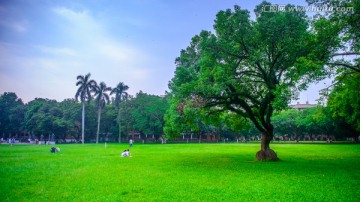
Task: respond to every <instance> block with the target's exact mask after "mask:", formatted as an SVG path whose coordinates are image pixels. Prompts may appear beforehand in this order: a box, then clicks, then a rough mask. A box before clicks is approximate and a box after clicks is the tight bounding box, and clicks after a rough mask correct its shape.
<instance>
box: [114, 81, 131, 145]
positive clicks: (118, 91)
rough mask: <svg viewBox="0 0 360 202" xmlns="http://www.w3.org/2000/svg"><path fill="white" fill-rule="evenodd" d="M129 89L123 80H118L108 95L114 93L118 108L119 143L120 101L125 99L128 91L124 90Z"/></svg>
mask: <svg viewBox="0 0 360 202" xmlns="http://www.w3.org/2000/svg"><path fill="white" fill-rule="evenodd" d="M128 89H129V86H127V85H125V84H124V83H123V82H120V83H119V84H118V85H117V86H116V88H113V89H112V91H111V93H110V95H112V94H114V93H115V105H116V107H117V108H118V123H119V143H121V119H120V103H121V101H123V100H126V99H127V97H128V93H127V92H125V91H127V90H128Z"/></svg>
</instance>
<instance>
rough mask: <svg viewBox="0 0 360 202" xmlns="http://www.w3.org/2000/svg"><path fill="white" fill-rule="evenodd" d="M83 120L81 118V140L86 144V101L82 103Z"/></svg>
mask: <svg viewBox="0 0 360 202" xmlns="http://www.w3.org/2000/svg"><path fill="white" fill-rule="evenodd" d="M81 116H82V120H81V142H82V144H84V131H85V103H84V102H83V103H82V114H81Z"/></svg>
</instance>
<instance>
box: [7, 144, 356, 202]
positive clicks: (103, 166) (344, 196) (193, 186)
mask: <svg viewBox="0 0 360 202" xmlns="http://www.w3.org/2000/svg"><path fill="white" fill-rule="evenodd" d="M58 146H59V147H60V148H61V152H59V153H55V154H52V153H50V152H49V150H50V146H45V145H14V146H9V145H4V144H3V145H0V201H360V145H354V144H330V145H329V144H273V145H272V148H273V149H274V150H275V151H276V152H277V153H278V156H279V158H280V159H281V161H279V162H258V161H256V160H255V153H256V151H257V150H258V149H259V147H260V146H259V145H258V144H167V145H160V144H148V145H142V144H135V145H134V146H133V147H132V148H131V149H130V151H131V153H132V156H133V157H131V158H121V157H120V153H121V151H122V150H124V149H127V148H128V145H127V144H108V147H107V148H104V145H103V144H99V145H95V144H86V145H80V144H79V145H74V144H71V145H58Z"/></svg>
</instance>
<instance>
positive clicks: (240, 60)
mask: <svg viewBox="0 0 360 202" xmlns="http://www.w3.org/2000/svg"><path fill="white" fill-rule="evenodd" d="M266 5H270V3H267V2H263V3H262V4H260V5H259V6H257V7H256V9H255V14H256V21H251V20H250V15H249V11H247V10H242V9H241V8H240V7H239V6H235V9H234V10H230V9H228V10H226V11H220V12H219V13H218V14H217V16H216V19H215V25H214V29H215V34H212V33H211V32H208V31H202V32H201V33H200V35H197V36H195V37H194V38H193V39H192V41H191V44H190V46H189V47H188V48H187V49H186V50H182V51H181V54H180V57H179V58H177V59H176V64H177V68H176V71H175V77H174V78H173V79H172V81H171V83H170V85H169V87H170V89H171V90H172V93H173V94H174V96H175V97H176V98H175V99H179V100H182V102H183V103H185V105H187V104H191V103H190V102H192V103H194V102H195V103H198V104H199V105H202V106H203V107H205V108H208V109H211V110H218V111H229V112H233V113H237V114H239V115H241V116H243V117H245V118H246V119H249V120H251V121H252V122H253V124H254V125H255V127H256V128H257V129H258V130H259V132H260V133H261V134H262V142H261V150H260V151H259V152H257V154H256V157H257V159H259V160H278V157H277V155H276V153H275V152H274V151H273V150H271V149H270V141H271V140H272V139H273V131H274V127H273V124H272V122H271V116H272V114H273V112H274V109H281V108H284V107H286V106H287V104H288V103H289V101H290V100H291V99H293V98H294V97H296V95H297V94H296V93H297V92H298V90H302V89H305V88H306V87H307V85H308V84H309V82H310V81H313V80H314V79H317V78H318V77H319V76H320V75H321V74H319V72H320V71H317V70H318V69H321V65H318V64H315V65H314V64H312V65H307V64H306V63H305V62H304V61H307V60H305V59H304V58H306V57H308V56H309V54H310V53H311V52H312V50H313V48H314V45H313V40H315V39H314V37H313V36H312V34H311V33H310V32H309V31H308V23H307V20H306V16H305V14H304V12H295V11H294V12H263V8H264V6H266Z"/></svg>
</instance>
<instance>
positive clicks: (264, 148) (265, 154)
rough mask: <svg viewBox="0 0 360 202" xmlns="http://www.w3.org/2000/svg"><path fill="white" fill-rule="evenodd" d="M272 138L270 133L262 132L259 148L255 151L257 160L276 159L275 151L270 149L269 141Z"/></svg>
mask: <svg viewBox="0 0 360 202" xmlns="http://www.w3.org/2000/svg"><path fill="white" fill-rule="evenodd" d="M272 138H273V135H272V133H271V132H270V133H269V132H267V133H266V132H265V133H263V134H262V139H261V150H260V151H258V152H257V153H256V158H257V159H258V160H259V161H278V160H279V158H278V157H277V155H276V153H275V152H274V151H273V150H272V149H270V142H271V140H272Z"/></svg>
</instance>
